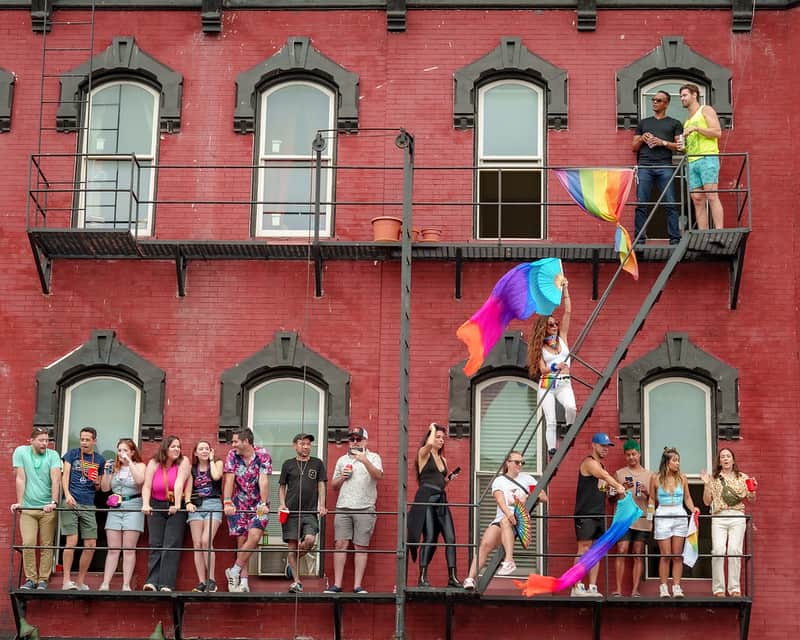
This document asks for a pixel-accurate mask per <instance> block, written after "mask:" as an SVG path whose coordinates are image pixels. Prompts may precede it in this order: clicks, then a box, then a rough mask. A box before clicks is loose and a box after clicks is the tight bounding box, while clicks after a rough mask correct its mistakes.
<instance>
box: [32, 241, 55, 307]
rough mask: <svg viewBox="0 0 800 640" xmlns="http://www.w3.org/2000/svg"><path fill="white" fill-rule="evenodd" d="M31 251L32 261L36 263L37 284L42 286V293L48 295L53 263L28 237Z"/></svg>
mask: <svg viewBox="0 0 800 640" xmlns="http://www.w3.org/2000/svg"><path fill="white" fill-rule="evenodd" d="M28 239H29V240H30V242H31V249H32V250H33V261H34V263H36V273H37V274H39V284H41V285H42V293H44V294H45V295H48V294H49V293H50V279H51V277H52V275H53V261H52V259H51V258H48V257H47V256H46V255H45V254H44V252H43V251H42V250H41V249H40V248H39V247H38V246H37V244H36V241H35V240H34V239H33V238H31V237H30V236H28Z"/></svg>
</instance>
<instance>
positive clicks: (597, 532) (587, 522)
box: [575, 516, 606, 542]
mask: <svg viewBox="0 0 800 640" xmlns="http://www.w3.org/2000/svg"><path fill="white" fill-rule="evenodd" d="M605 530H606V524H605V518H603V517H602V516H598V517H596V518H587V517H583V518H575V539H576V540H578V541H579V542H580V541H583V540H597V539H598V538H599V537H600V536H601V535H603V532H604V531H605Z"/></svg>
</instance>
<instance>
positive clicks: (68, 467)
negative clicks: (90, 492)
mask: <svg viewBox="0 0 800 640" xmlns="http://www.w3.org/2000/svg"><path fill="white" fill-rule="evenodd" d="M70 473H72V464H71V463H69V462H64V469H63V471H62V472H61V485H62V486H63V487H64V501H65V502H66V503H67V504H68V505H69V506H70V507H74V506H75V505H76V504H77V503H76V502H75V498H73V497H72V494H71V493H70V492H69V474H70Z"/></svg>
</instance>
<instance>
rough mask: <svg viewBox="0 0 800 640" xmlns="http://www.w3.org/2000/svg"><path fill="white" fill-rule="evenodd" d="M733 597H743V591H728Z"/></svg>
mask: <svg viewBox="0 0 800 640" xmlns="http://www.w3.org/2000/svg"><path fill="white" fill-rule="evenodd" d="M728 595H729V596H730V597H731V598H741V597H742V592H741V591H731V592H729V593H728Z"/></svg>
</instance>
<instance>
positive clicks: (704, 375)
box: [617, 332, 740, 440]
mask: <svg viewBox="0 0 800 640" xmlns="http://www.w3.org/2000/svg"><path fill="white" fill-rule="evenodd" d="M664 377H682V378H692V379H695V380H698V381H700V382H704V383H705V384H708V386H709V387H710V388H711V395H712V406H711V427H712V432H713V431H716V434H717V438H719V439H723V440H738V439H739V438H740V432H739V427H740V423H739V371H738V370H737V369H734V368H733V367H731V366H729V365H728V364H726V363H724V362H722V361H721V360H719V359H717V358H715V357H714V356H713V355H711V354H710V353H708V352H706V351H703V350H702V349H700V348H698V347H697V346H695V345H694V344H692V342H691V341H690V340H689V335H688V334H687V333H672V332H670V333H667V334H666V335H665V337H664V343H663V344H661V345H659V346H658V347H657V348H655V349H653V350H652V351H650V352H649V353H647V354H645V355H644V356H642V357H641V358H639V359H638V360H636V361H635V362H633V363H632V364H630V365H628V366H627V367H624V368H622V369H620V370H619V373H618V380H617V382H618V385H617V394H618V406H619V432H620V436H622V437H627V438H637V439H638V438H641V435H642V422H643V416H642V401H643V389H644V386H645V385H646V384H648V383H650V382H653V381H654V380H657V379H659V378H664Z"/></svg>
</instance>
